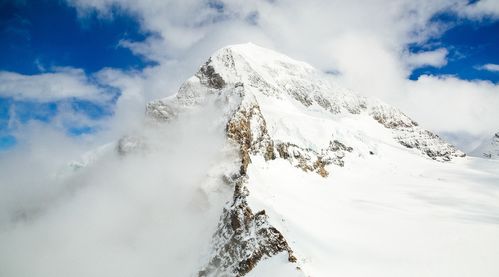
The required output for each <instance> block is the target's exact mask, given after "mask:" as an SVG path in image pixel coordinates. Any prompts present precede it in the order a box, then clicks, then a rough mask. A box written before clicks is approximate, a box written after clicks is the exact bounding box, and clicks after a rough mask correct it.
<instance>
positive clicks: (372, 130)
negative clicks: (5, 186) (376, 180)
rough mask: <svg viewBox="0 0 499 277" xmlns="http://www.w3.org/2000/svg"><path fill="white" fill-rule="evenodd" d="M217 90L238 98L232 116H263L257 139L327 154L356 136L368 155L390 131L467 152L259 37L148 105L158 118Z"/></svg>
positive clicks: (441, 149)
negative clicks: (265, 45) (172, 93)
mask: <svg viewBox="0 0 499 277" xmlns="http://www.w3.org/2000/svg"><path fill="white" fill-rule="evenodd" d="M213 96H214V97H217V98H219V99H224V101H226V102H227V103H228V104H229V103H230V104H229V105H228V106H232V108H228V118H227V120H228V122H231V119H233V118H242V117H251V118H258V120H256V119H251V120H256V121H257V122H255V123H254V124H253V125H252V126H251V130H250V133H251V135H252V136H251V137H252V140H254V141H253V143H257V142H258V144H262V141H272V144H274V145H277V147H279V146H278V145H281V144H292V145H295V146H298V147H301V148H303V149H310V150H312V151H314V153H315V154H314V156H321V155H320V153H321V152H324V151H326V150H325V149H327V148H328V147H329V145H330V143H332V142H333V141H339V142H340V143H342V144H344V145H348V144H352V145H354V144H356V145H357V146H358V147H353V150H354V151H358V152H360V153H359V154H361V155H366V154H368V153H374V152H376V149H375V148H376V145H375V144H373V143H372V142H373V141H377V140H379V139H380V138H383V139H384V140H388V142H389V143H391V142H393V141H395V142H398V143H399V145H402V146H405V147H406V148H413V149H416V151H415V152H419V153H422V154H423V155H425V156H428V157H430V158H432V159H436V160H450V159H452V158H453V157H456V156H463V155H464V154H463V153H462V152H461V151H459V150H457V149H456V148H455V147H453V146H452V145H449V144H448V143H446V142H445V141H443V140H441V139H440V138H439V137H438V136H437V135H435V134H433V133H431V132H429V131H427V130H424V129H422V128H421V127H419V126H418V124H417V123H416V122H415V121H414V120H412V119H410V118H409V117H407V116H406V115H405V114H403V113H402V112H401V111H400V110H398V109H396V108H394V107H391V106H389V105H387V104H385V103H383V102H381V101H379V100H377V99H370V98H366V97H364V96H360V95H358V94H356V93H354V92H352V91H350V90H348V89H345V88H342V87H340V86H338V85H337V84H335V83H334V82H332V81H331V80H330V78H328V76H327V75H326V74H324V73H322V72H320V71H319V70H317V69H315V68H313V67H312V66H311V65H309V64H307V63H304V62H300V61H295V60H293V59H291V58H289V57H287V56H285V55H283V54H280V53H277V52H275V51H272V50H269V49H265V48H262V47H259V46H257V45H254V44H252V43H247V44H238V45H232V46H227V47H224V48H222V49H220V50H218V51H216V52H215V53H214V54H213V55H212V56H211V57H210V58H209V59H208V61H207V62H206V63H205V64H203V65H202V66H201V67H200V69H199V71H198V72H197V73H196V74H195V75H194V76H192V77H191V78H189V79H188V80H187V81H186V82H185V83H184V84H183V85H182V86H181V88H180V90H179V92H178V94H177V95H176V96H174V97H170V98H167V99H162V100H158V101H155V102H152V103H150V104H149V105H148V108H147V111H148V114H149V115H151V116H152V117H153V118H157V119H161V120H169V119H171V118H173V117H175V115H176V114H178V112H180V111H182V110H184V109H187V108H188V107H192V106H196V105H198V104H200V103H203V102H204V101H206V99H207V97H213ZM241 114H244V115H241ZM246 120H250V119H248V118H246ZM346 122H357V123H361V122H362V124H360V125H359V124H354V125H352V124H346ZM255 124H260V125H258V126H257V125H255ZM366 124H367V125H366ZM250 125H251V124H250ZM355 125H357V126H355ZM361 125H362V126H361ZM262 136H263V137H265V138H263V137H262ZM380 136H381V137H380ZM387 136H388V137H389V138H387ZM368 137H371V139H370V138H368ZM254 147H256V146H254ZM259 147H260V146H259ZM265 147H267V146H265ZM268 147H270V146H268ZM269 149H270V148H269ZM255 151H256V150H255ZM265 151H266V150H265ZM265 151H264V150H260V152H262V153H263V152H265ZM275 151H277V148H276V149H274V152H275Z"/></svg>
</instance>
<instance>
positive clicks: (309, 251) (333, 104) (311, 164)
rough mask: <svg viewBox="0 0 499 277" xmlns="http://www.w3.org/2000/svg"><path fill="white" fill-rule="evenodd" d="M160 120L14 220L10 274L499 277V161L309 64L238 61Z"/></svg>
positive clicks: (7, 260)
mask: <svg viewBox="0 0 499 277" xmlns="http://www.w3.org/2000/svg"><path fill="white" fill-rule="evenodd" d="M146 113H147V118H146V120H145V122H144V126H143V128H142V129H140V130H133V132H132V131H131V132H130V134H129V135H128V136H126V137H123V138H122V139H120V140H119V141H116V142H112V143H110V144H107V145H105V146H103V147H101V148H99V149H97V150H96V151H94V152H92V153H88V154H86V155H85V156H84V157H82V159H81V160H80V161H75V162H72V163H70V164H68V168H66V169H65V170H64V171H63V172H64V174H58V175H57V176H56V179H55V180H54V182H60V183H61V184H62V186H66V187H68V189H67V190H64V191H62V192H60V193H58V194H55V195H49V196H46V197H41V198H40V199H41V200H39V203H38V204H37V203H34V204H33V208H31V210H36V211H37V212H36V213H30V211H29V210H28V211H22V213H21V214H23V215H26V216H22V217H19V216H18V217H15V218H9V219H4V218H2V225H1V226H5V225H6V223H5V222H7V221H9V222H14V223H13V224H10V225H9V226H15V227H11V228H4V229H3V231H2V233H1V234H0V245H4V247H3V249H4V250H0V273H1V272H5V274H6V276H33V275H34V273H36V275H37V276H60V275H71V276H138V275H140V276H165V275H167V276H243V275H244V276H335V275H337V276H401V275H403V276H472V275H473V276H475V275H477V276H498V275H499V266H498V265H497V260H498V259H499V236H498V234H499V201H498V200H499V161H498V160H492V159H482V158H477V157H469V156H466V155H465V154H464V153H463V152H462V151H460V150H459V149H457V148H456V147H454V146H453V145H451V144H449V143H448V142H446V141H445V140H443V139H441V138H440V137H439V136H438V135H436V134H434V133H432V132H431V131H429V130H426V129H424V127H423V126H420V125H419V124H418V123H417V122H416V121H415V120H413V119H411V118H409V117H408V116H407V115H405V114H404V113H403V112H402V111H400V110H399V109H397V108H395V107H392V106H390V105H388V104H386V103H384V102H382V101H381V100H378V99H374V98H369V97H365V96H361V95H359V94H356V93H355V92H353V91H350V90H348V89H345V88H342V87H341V86H339V85H338V84H336V83H335V82H333V81H332V80H331V79H330V78H328V76H327V75H326V74H324V73H322V72H320V71H319V70H316V69H314V68H313V67H312V66H310V65H308V64H307V63H304V62H300V61H296V60H293V59H291V58H289V57H287V56H285V55H283V54H280V53H278V52H275V51H272V50H269V49H265V48H262V47H260V46H257V45H254V44H251V43H248V44H239V45H231V46H227V47H224V48H222V49H220V50H218V51H216V52H215V53H214V54H213V55H212V56H211V57H210V58H209V59H208V60H207V61H206V63H204V64H203V65H202V66H201V67H200V68H199V70H198V72H197V73H195V75H194V76H192V77H191V78H189V79H188V80H186V81H185V82H184V83H183V84H182V86H181V87H180V88H179V91H178V93H177V94H176V95H173V96H170V97H167V98H164V99H159V100H156V101H153V102H151V103H149V104H148V105H147V107H146ZM14 211H15V212H16V213H17V214H19V211H18V210H14ZM28 215H29V216H28ZM27 218H28V219H27ZM81 229H84V230H86V231H85V232H84V233H82V232H81V231H80V230H81ZM40 234H44V236H45V237H44V239H43V240H41V239H40ZM59 240H63V241H64V242H65V243H60V242H59ZM33 245H34V246H35V247H34V248H33ZM30 247H31V249H34V250H32V251H14V249H30ZM6 249H7V250H10V251H6ZM41 257H43V259H42V258H41ZM19 261H23V263H20V262H19ZM23 264H29V265H30V266H29V267H25V266H23Z"/></svg>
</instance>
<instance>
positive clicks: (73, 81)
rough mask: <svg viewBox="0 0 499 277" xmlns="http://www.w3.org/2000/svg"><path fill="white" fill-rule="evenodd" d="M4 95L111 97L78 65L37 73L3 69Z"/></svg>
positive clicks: (22, 97)
mask: <svg viewBox="0 0 499 277" xmlns="http://www.w3.org/2000/svg"><path fill="white" fill-rule="evenodd" d="M0 96H2V97H11V98H14V99H15V100H34V101H42V102H46V101H57V100H61V99H65V98H72V97H75V98H81V99H86V100H92V101H99V102H102V101H106V100H109V97H110V96H109V95H106V94H105V93H104V92H103V90H102V89H100V88H99V87H98V86H97V85H96V84H94V83H92V82H91V81H90V80H89V79H88V77H87V76H86V75H85V73H84V72H83V71H82V70H80V69H74V68H56V71H55V72H51V73H42V74H35V75H23V74H19V73H15V72H6V71H2V72H0Z"/></svg>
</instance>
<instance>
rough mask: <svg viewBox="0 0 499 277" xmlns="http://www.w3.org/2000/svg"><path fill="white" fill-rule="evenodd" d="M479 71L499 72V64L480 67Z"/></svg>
mask: <svg viewBox="0 0 499 277" xmlns="http://www.w3.org/2000/svg"><path fill="white" fill-rule="evenodd" d="M478 69H481V70H487V71H492V72H499V64H493V63H488V64H484V65H482V66H479V67H478Z"/></svg>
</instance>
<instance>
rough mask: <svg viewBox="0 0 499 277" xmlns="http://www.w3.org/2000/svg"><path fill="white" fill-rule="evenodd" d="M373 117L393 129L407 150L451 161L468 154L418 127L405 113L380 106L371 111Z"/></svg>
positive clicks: (395, 136) (395, 135)
mask: <svg viewBox="0 0 499 277" xmlns="http://www.w3.org/2000/svg"><path fill="white" fill-rule="evenodd" d="M370 114H371V116H372V117H373V118H374V119H375V120H376V121H378V122H379V123H380V124H382V125H383V126H385V127H386V128H388V129H391V130H392V132H393V134H394V138H395V139H396V140H397V141H398V142H399V143H400V144H401V145H403V146H405V147H407V148H415V149H418V150H420V151H421V153H422V154H424V155H426V156H428V157H429V158H431V159H434V160H439V161H450V160H451V159H452V158H454V157H464V156H466V154H465V153H464V152H462V151H460V150H459V149H457V148H456V147H454V146H453V145H451V144H449V143H447V142H445V141H444V140H442V139H441V138H440V137H439V136H437V135H435V134H433V133H432V132H430V131H428V130H425V129H423V128H421V127H419V126H418V123H417V122H415V121H413V120H412V119H410V118H409V117H408V116H406V115H405V114H404V113H402V112H401V111H399V110H398V109H395V108H393V107H389V106H387V105H385V104H378V105H376V106H374V107H373V108H372V109H371V112H370Z"/></svg>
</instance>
